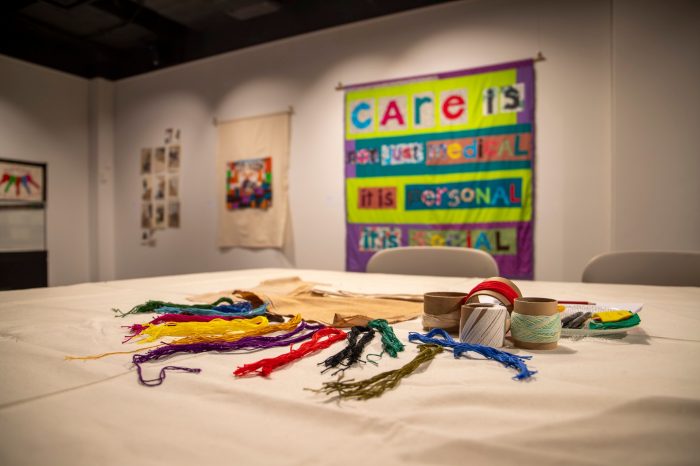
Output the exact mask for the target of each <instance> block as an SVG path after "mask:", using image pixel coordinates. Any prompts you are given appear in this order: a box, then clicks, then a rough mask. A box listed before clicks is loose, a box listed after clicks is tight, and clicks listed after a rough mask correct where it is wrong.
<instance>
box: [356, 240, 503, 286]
mask: <svg viewBox="0 0 700 466" xmlns="http://www.w3.org/2000/svg"><path fill="white" fill-rule="evenodd" d="M367 272H369V273H393V274H400V275H433V276H438V277H483V278H488V277H495V276H498V264H497V263H496V261H495V260H494V258H493V257H492V256H491V255H490V254H489V253H487V252H484V251H482V250H480V249H473V248H458V247H448V246H440V247H432V246H402V247H398V248H389V249H383V250H381V251H378V252H377V253H376V254H374V255H373V256H372V257H371V258H370V260H369V262H368V263H367Z"/></svg>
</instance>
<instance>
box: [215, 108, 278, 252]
mask: <svg viewBox="0 0 700 466" xmlns="http://www.w3.org/2000/svg"><path fill="white" fill-rule="evenodd" d="M289 116H290V113H289V112H282V113H277V114H273V115H263V116H259V117H253V118H245V119H240V120H234V121H229V122H224V123H219V125H218V133H219V150H218V156H217V170H218V174H217V184H218V195H219V228H218V246H219V247H234V246H240V247H248V248H281V247H282V246H283V245H284V239H285V236H284V233H285V229H286V227H287V215H288V205H287V203H288V201H287V171H288V165H289Z"/></svg>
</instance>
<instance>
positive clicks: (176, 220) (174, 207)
mask: <svg viewBox="0 0 700 466" xmlns="http://www.w3.org/2000/svg"><path fill="white" fill-rule="evenodd" d="M168 227H169V228H180V201H170V202H169V203H168Z"/></svg>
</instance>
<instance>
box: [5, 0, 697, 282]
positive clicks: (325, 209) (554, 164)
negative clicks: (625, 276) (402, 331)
mask: <svg viewBox="0 0 700 466" xmlns="http://www.w3.org/2000/svg"><path fill="white" fill-rule="evenodd" d="M699 20H700V2H693V1H682V0H671V1H662V0H657V1H652V0H643V1H639V0H614V1H612V0H597V1H595V0H594V1H585V0H579V1H569V2H562V1H557V0H529V1H516V0H482V1H464V2H455V3H450V4H446V5H438V6H435V7H431V8H427V9H423V10H418V11H413V12H408V13H404V14H400V15H395V16H391V17H387V18H380V19H377V20H372V21H367V22H363V23H358V24H354V25H349V26H344V27H340V28H334V29H331V30H327V31H321V32H318V33H313V34H307V35H304V36H300V37H296V38H292V39H288V40H284V41H278V42H275V43H272V44H267V45H263V46H258V47H253V48H250V49H246V50H242V51H238V52H233V53H229V54H224V55H221V56H218V57H214V58H210V59H205V60H201V61H198V62H195V63H191V64H187V65H182V66H178V67H173V68H169V69H166V70H162V71H158V72H154V73H150V74H146V75H142V76H137V77H134V78H129V79H125V80H122V81H118V82H116V83H107V82H103V81H97V82H88V81H87V80H83V79H80V78H75V77H71V76H68V75H65V74H62V73H58V72H54V71H50V70H47V69H44V68H41V67H37V66H34V65H29V64H25V63H22V62H18V61H16V60H13V59H9V58H5V57H0V157H5V158H16V159H26V160H33V161H45V162H48V163H49V182H48V186H49V210H48V247H49V260H50V270H49V279H50V283H51V284H52V285H57V284H66V283H75V282H81V281H87V280H89V279H93V280H94V279H106V278H111V277H112V276H115V275H116V277H118V278H126V277H138V276H146V275H162V274H172V273H184V272H196V271H205V270H224V269H240V268H248V267H259V266H266V267H267V266H296V267H303V268H319V269H336V270H341V269H343V268H344V251H345V237H344V235H345V223H344V222H345V220H344V207H343V165H342V162H343V154H342V146H343V133H342V130H343V124H342V122H343V115H342V101H343V96H342V93H340V92H336V91H335V90H334V88H335V85H336V84H337V83H338V82H339V81H342V82H344V83H348V84H349V83H357V82H364V81H373V80H378V79H389V78H401V77H405V76H410V75H415V74H421V73H430V72H434V71H445V70H453V69H460V68H469V67H474V66H482V65H485V64H491V63H499V62H505V61H511V60H519V59H523V58H526V57H532V56H534V55H535V54H536V53H537V51H538V50H541V51H542V52H543V53H544V55H545V56H546V57H547V60H546V61H544V62H540V63H538V64H537V65H536V80H537V92H538V95H537V103H536V108H537V119H536V122H537V127H536V132H537V140H536V144H537V150H536V154H537V155H536V156H537V160H536V186H537V191H536V233H535V248H536V254H535V276H536V278H537V279H541V280H578V279H580V276H581V271H582V269H583V266H584V265H585V263H586V262H587V260H588V259H589V258H590V257H591V256H593V255H595V254H597V253H600V252H604V251H608V250H623V249H633V248H638V249H658V248H665V249H695V250H700V209H698V208H697V206H696V203H697V201H698V199H700V183H698V182H697V181H696V179H697V176H698V174H700V156H699V155H700V154H698V152H699V150H698V149H697V147H700V146H698V144H697V143H696V141H695V139H694V138H695V133H696V132H697V128H698V127H700V86H698V85H697V83H698V82H700V60H698V57H700V28H698V27H696V25H697V24H699V23H700V21H699ZM112 105H114V109H113V110H112ZM288 105H292V106H293V107H294V111H295V114H294V116H293V117H292V146H291V169H290V202H291V211H292V216H291V222H292V239H291V240H290V242H289V245H288V246H287V247H286V248H285V249H284V250H283V251H275V250H244V249H231V250H227V251H220V250H218V249H216V247H215V238H216V234H215V230H216V221H217V219H216V186H215V185H214V180H215V177H214V175H215V174H214V161H215V152H216V131H215V127H214V126H213V124H212V118H213V117H217V118H219V119H230V118H236V117H243V116H249V115H256V114H262V113H268V112H275V111H279V110H284V109H286V108H287V106H288ZM168 127H178V128H181V129H182V131H183V151H184V152H183V156H184V158H183V161H182V172H181V173H182V174H181V196H182V228H181V229H180V230H166V231H161V232H158V233H157V246H156V247H154V248H149V247H144V246H141V245H140V226H139V217H140V200H139V194H140V185H139V183H140V180H139V167H138V159H139V150H140V148H141V147H145V146H155V145H157V144H159V143H160V142H161V141H162V138H163V130H164V129H165V128H168ZM112 130H113V133H112ZM112 151H113V153H112ZM112 164H113V165H112ZM88 180H93V181H92V182H89V181H88ZM91 183H92V184H91ZM88 199H90V200H91V203H89V202H88ZM112 209H113V210H112ZM110 235H113V238H110Z"/></svg>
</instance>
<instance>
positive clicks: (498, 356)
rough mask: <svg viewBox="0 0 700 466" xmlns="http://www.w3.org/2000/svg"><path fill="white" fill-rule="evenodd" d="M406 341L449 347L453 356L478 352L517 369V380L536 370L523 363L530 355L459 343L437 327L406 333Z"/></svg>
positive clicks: (457, 356)
mask: <svg viewBox="0 0 700 466" xmlns="http://www.w3.org/2000/svg"><path fill="white" fill-rule="evenodd" d="M438 337H439V338H438ZM408 341H410V342H413V343H415V342H416V341H420V342H421V343H431V344H435V345H440V346H444V347H447V348H451V349H452V352H453V353H454V357H455V358H459V357H460V356H461V355H462V354H464V353H467V352H469V351H471V352H474V353H478V354H480V355H482V356H484V357H485V358H487V359H493V360H494V361H498V362H500V363H501V364H503V365H504V366H505V367H510V368H513V369H515V370H517V371H518V374H517V375H515V376H514V377H513V378H514V379H517V380H522V379H527V378H529V377H531V376H533V375H535V374H536V373H537V371H531V370H530V369H528V367H527V364H525V360H528V359H531V358H532V356H518V355H516V354H512V353H508V352H507V351H501V350H498V349H496V348H491V347H490V346H483V345H471V344H469V343H460V342H458V341H455V340H453V339H452V337H450V335H449V334H448V333H447V332H446V331H444V330H442V329H439V328H436V329H433V330H431V331H430V332H428V333H427V334H425V335H422V334H420V333H417V332H410V333H409V334H408Z"/></svg>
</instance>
